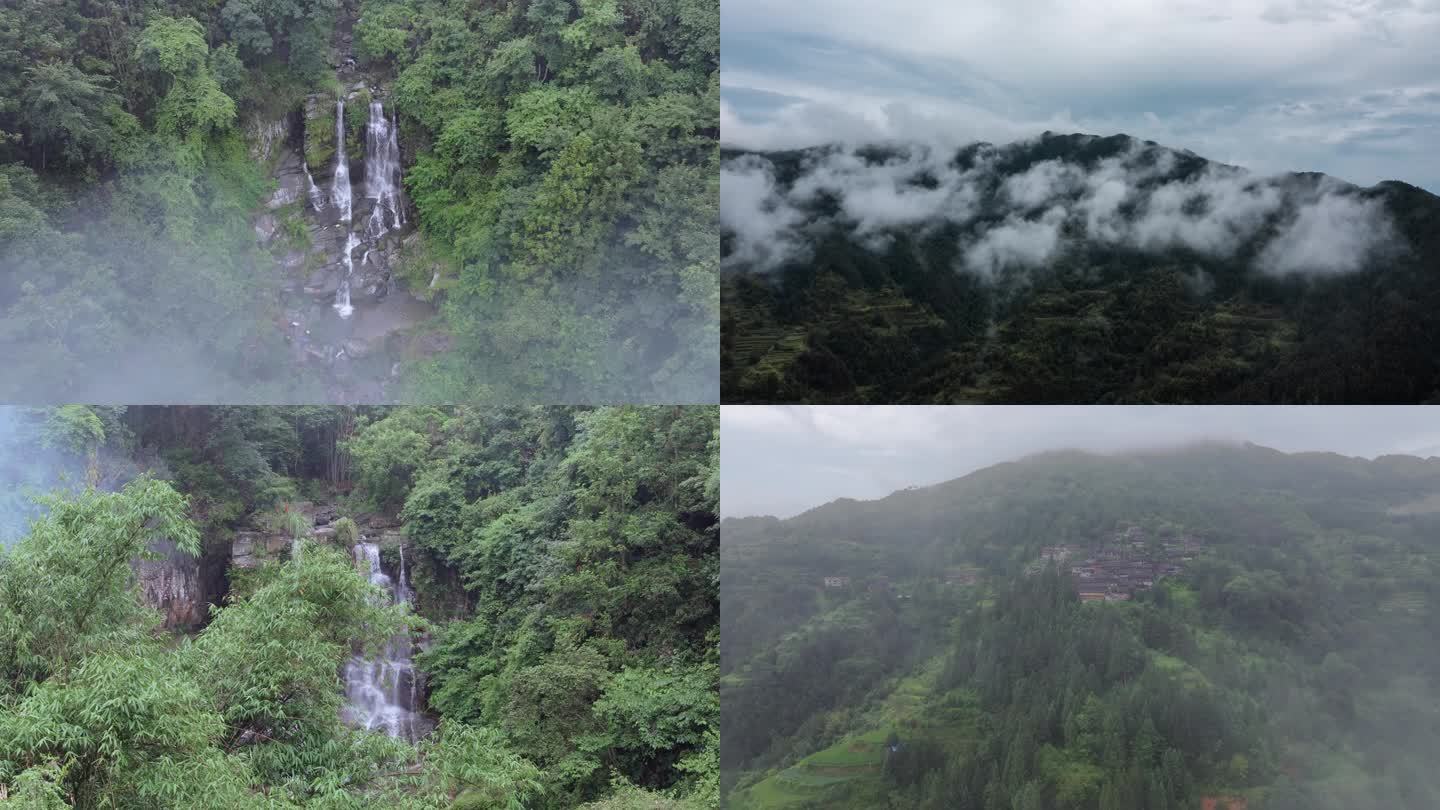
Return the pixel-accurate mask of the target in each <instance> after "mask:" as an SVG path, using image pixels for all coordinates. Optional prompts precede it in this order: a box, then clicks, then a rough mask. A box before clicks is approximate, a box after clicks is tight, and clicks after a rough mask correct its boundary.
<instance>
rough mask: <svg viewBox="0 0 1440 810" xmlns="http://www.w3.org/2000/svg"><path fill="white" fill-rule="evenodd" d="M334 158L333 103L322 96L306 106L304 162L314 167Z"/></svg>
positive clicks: (325, 164)
mask: <svg viewBox="0 0 1440 810" xmlns="http://www.w3.org/2000/svg"><path fill="white" fill-rule="evenodd" d="M334 159H335V105H334V104H333V103H328V104H327V102H326V101H325V100H324V99H323V98H317V99H316V100H315V103H314V104H313V105H311V106H310V107H308V108H307V110H306V116H305V162H306V164H308V165H309V166H310V167H311V170H312V171H313V170H314V168H315V167H319V166H328V165H330V161H332V160H334Z"/></svg>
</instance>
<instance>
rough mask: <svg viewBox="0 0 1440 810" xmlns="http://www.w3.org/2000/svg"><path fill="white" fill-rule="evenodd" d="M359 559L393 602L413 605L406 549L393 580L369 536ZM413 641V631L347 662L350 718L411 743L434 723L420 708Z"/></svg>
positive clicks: (345, 711)
mask: <svg viewBox="0 0 1440 810" xmlns="http://www.w3.org/2000/svg"><path fill="white" fill-rule="evenodd" d="M353 551H354V554H355V560H356V563H357V564H358V565H360V566H361V567H362V568H363V569H365V570H367V572H368V576H369V579H370V582H371V584H373V585H376V586H378V587H379V588H380V589H381V590H382V591H383V592H384V593H385V596H386V598H387V599H389V600H390V602H391V603H392V604H397V605H398V604H405V605H408V604H410V597H411V592H410V583H409V581H408V579H407V576H406V573H405V549H404V547H403V546H402V547H401V548H400V568H399V570H398V571H397V572H396V576H395V577H394V578H393V579H392V578H391V577H390V576H389V575H388V574H386V573H385V572H384V571H383V570H382V569H381V567H380V547H379V546H378V545H376V544H374V543H367V542H365V541H364V538H361V542H359V543H356V544H355V546H354V549H353ZM414 648H415V645H414V642H413V641H412V640H411V638H410V634H409V633H408V632H401V633H398V634H396V635H395V636H393V637H391V638H390V639H389V640H388V641H386V643H385V646H384V648H383V649H382V650H380V653H379V655H378V656H376V657H373V658H364V657H361V656H358V655H356V656H352V657H351V658H350V660H349V662H347V663H346V664H345V672H344V678H345V707H344V709H343V713H342V716H343V718H344V720H345V722H346V723H349V724H350V725H352V726H354V727H356V728H363V729H366V730H369V731H383V732H384V733H385V734H387V735H389V736H391V737H402V738H404V739H406V740H409V741H411V742H413V741H415V740H417V739H419V738H421V737H423V736H425V735H426V734H428V733H429V732H430V730H431V729H432V728H434V722H433V721H432V720H431V719H430V718H429V717H427V716H426V715H425V714H424V713H423V712H422V711H421V706H420V703H421V695H422V694H423V690H422V689H421V685H420V682H419V677H418V675H417V673H416V672H415V667H414V665H413V664H412V663H411V654H412V653H413V652H414Z"/></svg>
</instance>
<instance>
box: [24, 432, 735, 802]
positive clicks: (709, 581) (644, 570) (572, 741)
mask: <svg viewBox="0 0 1440 810" xmlns="http://www.w3.org/2000/svg"><path fill="white" fill-rule="evenodd" d="M716 411H717V409H716V408H715V407H713V406H712V407H692V408H679V407H666V408H659V407H627V408H601V409H583V408H510V409H491V410H482V409H478V408H418V407H417V408H366V409H359V410H356V409H352V408H340V407H287V408H250V407H223V408H209V407H143V408H129V409H125V408H89V407H83V406H65V407H62V408H56V409H37V410H33V411H17V410H16V409H4V410H0V417H3V420H0V493H3V495H4V505H5V507H6V511H7V513H9V512H12V511H14V510H17V509H26V508H27V507H25V506H24V504H23V499H22V498H21V497H20V496H21V495H22V494H23V490H25V489H27V488H28V489H38V490H41V491H45V490H49V489H52V488H56V487H57V486H58V489H57V490H56V494H55V495H54V496H53V497H48V498H45V499H43V500H42V502H41V503H40V504H39V505H38V508H28V511H27V513H26V515H25V516H26V518H27V520H26V521H25V524H26V525H24V526H23V527H19V528H18V529H17V527H16V526H14V525H12V523H11V522H7V523H6V524H5V525H3V526H0V529H3V530H4V533H3V539H4V540H5V543H6V545H7V546H8V548H7V549H6V550H5V552H4V554H3V555H0V673H3V677H0V807H6V808H9V807H12V806H13V807H16V808H22V807H23V808H37V807H43V808H63V807H77V808H102V807H103V808H136V810H139V809H140V808H145V809H146V810H150V809H151V808H174V810H190V808H215V810H220V808H225V809H226V810H229V808H240V807H247V808H248V807H274V808H300V807H307V808H322V807H323V808H370V807H395V808H416V809H417V810H418V809H419V808H502V807H503V808H555V809H556V810H558V809H559V808H571V807H582V806H583V807H589V808H595V809H596V810H653V809H654V808H675V810H699V808H705V807H715V806H716V805H717V803H718V757H719V734H718V724H719V703H718V696H717V691H716V679H717V676H718V622H719V603H718V594H717V590H718V578H719V573H718V572H719V559H718V556H719V554H718V534H717V515H716V511H717V506H718V501H717V499H718V485H717V481H718V464H719V461H718V450H719V445H718V414H717V412H716ZM367 557H369V559H367ZM412 654H413V658H412ZM367 673H369V674H367ZM377 690H383V691H384V692H385V694H383V695H381V694H377ZM407 693H408V698H406V699H405V700H403V701H395V700H394V699H395V698H404V696H405V695H406V694H407ZM377 703H379V704H381V705H379V706H378V707H377V705H376V704H377ZM377 708H378V709H382V710H385V711H390V712H392V714H393V712H394V711H395V710H398V709H401V708H403V709H405V710H406V711H410V710H411V709H413V710H414V712H415V713H417V714H418V719H414V720H413V722H411V720H410V719H407V721H406V722H405V723H403V724H396V723H391V722H388V721H387V719H386V717H385V716H383V714H382V713H381V712H377V711H376V710H377ZM427 730H431V731H430V733H425V732H426V731H427Z"/></svg>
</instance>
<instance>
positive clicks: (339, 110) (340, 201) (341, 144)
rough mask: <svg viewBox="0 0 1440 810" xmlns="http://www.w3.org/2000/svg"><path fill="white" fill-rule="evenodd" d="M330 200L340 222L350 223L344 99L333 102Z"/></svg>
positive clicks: (348, 162) (348, 161)
mask: <svg viewBox="0 0 1440 810" xmlns="http://www.w3.org/2000/svg"><path fill="white" fill-rule="evenodd" d="M330 199H331V201H333V202H334V203H335V207H336V208H339V209H340V221H341V222H349V221H350V159H349V158H348V157H346V156H345V99H343V98H340V99H336V100H335V182H334V184H333V185H332V186H331V189H330Z"/></svg>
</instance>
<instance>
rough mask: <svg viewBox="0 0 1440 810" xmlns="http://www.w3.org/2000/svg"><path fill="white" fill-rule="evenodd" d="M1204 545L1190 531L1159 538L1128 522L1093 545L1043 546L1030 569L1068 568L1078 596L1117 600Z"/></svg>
mask: <svg viewBox="0 0 1440 810" xmlns="http://www.w3.org/2000/svg"><path fill="white" fill-rule="evenodd" d="M1204 546H1205V544H1204V542H1203V541H1201V540H1200V539H1198V538H1195V537H1191V536H1189V535H1180V536H1177V537H1172V538H1167V539H1164V540H1160V539H1158V538H1152V537H1150V536H1149V535H1148V534H1147V533H1146V532H1145V530H1144V529H1141V528H1140V527H1138V526H1131V527H1129V528H1127V529H1124V530H1122V531H1120V532H1117V533H1116V535H1115V537H1114V538H1113V539H1112V540H1110V541H1108V542H1106V543H1104V544H1103V545H1101V546H1099V547H1098V548H1091V549H1086V548H1084V547H1082V546H1076V545H1061V546H1046V547H1044V548H1042V549H1041V550H1040V563H1039V564H1038V565H1036V566H1032V568H1033V570H1039V568H1040V567H1041V566H1043V565H1046V564H1049V563H1051V562H1053V563H1055V565H1056V566H1058V567H1060V568H1061V570H1062V571H1063V570H1066V569H1067V568H1068V571H1069V574H1070V580H1071V582H1072V583H1073V584H1074V585H1075V590H1076V592H1078V593H1079V594H1080V599H1081V601H1085V602H1099V601H1109V602H1122V601H1125V600H1127V599H1130V598H1131V597H1133V596H1134V595H1135V594H1136V593H1138V592H1140V591H1144V590H1147V589H1149V588H1152V587H1154V585H1155V583H1156V582H1158V581H1160V579H1161V578H1162V577H1166V576H1170V575H1172V574H1178V573H1180V571H1181V569H1182V568H1183V567H1184V565H1185V563H1187V562H1189V561H1190V560H1193V559H1194V558H1195V555H1196V554H1197V553H1199V552H1200V550H1201V549H1203V548H1204ZM1082 555H1084V556H1083V557H1082Z"/></svg>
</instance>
